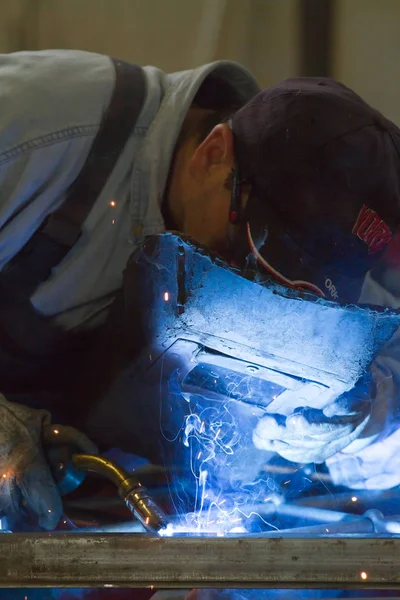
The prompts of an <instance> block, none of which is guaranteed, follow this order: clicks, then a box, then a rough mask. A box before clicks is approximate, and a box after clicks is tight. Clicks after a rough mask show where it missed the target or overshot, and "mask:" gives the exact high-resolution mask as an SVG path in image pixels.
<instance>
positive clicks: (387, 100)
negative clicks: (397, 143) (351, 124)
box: [334, 0, 400, 125]
mask: <svg viewBox="0 0 400 600" xmlns="http://www.w3.org/2000/svg"><path fill="white" fill-rule="evenodd" d="M334 75H335V77H337V78H338V79H340V80H341V81H343V83H346V84H347V85H349V86H351V87H353V88H354V89H355V90H356V91H357V92H358V93H359V94H360V95H361V96H363V97H364V98H365V99H366V100H368V102H370V103H371V104H373V105H374V106H376V107H377V108H379V110H381V111H382V112H383V113H384V114H385V115H386V116H387V117H389V118H390V119H392V120H394V121H395V122H396V123H397V124H398V125H400V0H336V22H335V45H334Z"/></svg>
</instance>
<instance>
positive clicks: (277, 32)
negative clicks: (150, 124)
mask: <svg viewBox="0 0 400 600" xmlns="http://www.w3.org/2000/svg"><path fill="white" fill-rule="evenodd" d="M320 1H321V2H324V1H325V0H320ZM334 8H335V20H334V35H333V50H334V54H333V68H334V75H335V77H337V78H338V79H340V80H342V81H344V82H345V83H347V84H348V85H350V86H351V87H354V88H355V89H356V91H358V92H359V93H360V94H361V95H363V96H364V97H365V98H366V99H367V100H368V101H369V102H371V103H372V104H374V105H375V106H377V107H378V108H380V109H381V110H382V111H383V112H384V113H385V114H386V115H387V116H389V117H390V118H392V119H393V120H395V121H396V122H397V123H399V124H400V80H399V79H398V70H399V67H398V65H399V62H400V61H399V59H400V0H334ZM298 14H299V0H0V51H3V52H7V51H12V50H18V49H20V48H25V49H26V48H32V49H35V48H51V47H53V48H54V47H58V48H60V47H63V48H83V49H87V50H93V51H97V52H105V53H108V54H113V55H114V56H119V57H121V58H125V59H128V60H132V61H135V62H138V63H139V64H154V65H157V66H159V67H160V68H162V69H165V70H167V71H173V70H179V69H186V68H190V67H193V66H196V65H198V64H200V63H204V62H208V61H211V60H214V59H217V58H230V59H233V60H237V61H239V62H241V63H243V64H244V65H246V66H247V67H248V68H250V69H251V70H252V71H253V72H254V74H255V75H256V77H257V78H258V79H259V81H260V83H261V84H263V85H268V84H270V83H273V82H276V81H278V80H280V79H283V78H284V77H288V76H291V75H296V74H298V73H299V70H300V57H299V50H298V49H299V42H300V35H299V25H298Z"/></svg>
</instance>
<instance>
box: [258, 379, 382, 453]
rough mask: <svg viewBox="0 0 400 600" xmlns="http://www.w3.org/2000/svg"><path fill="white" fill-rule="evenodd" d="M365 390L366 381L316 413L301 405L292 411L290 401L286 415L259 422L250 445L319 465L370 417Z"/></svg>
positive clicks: (367, 396)
mask: <svg viewBox="0 0 400 600" xmlns="http://www.w3.org/2000/svg"><path fill="white" fill-rule="evenodd" d="M369 390H370V381H369V378H366V379H365V381H363V382H361V383H359V384H358V385H357V386H356V387H355V388H354V389H353V390H352V391H351V392H349V393H346V394H343V395H342V396H341V397H339V398H338V399H337V400H336V401H332V402H331V403H330V404H329V405H327V406H324V407H323V408H320V409H319V408H315V406H314V407H308V406H304V405H303V404H301V405H299V406H295V407H293V398H292V399H291V405H292V408H291V412H290V414H289V415H285V414H268V415H266V416H265V417H263V418H262V419H260V421H259V422H258V424H257V426H256V428H255V430H254V432H253V442H254V445H255V446H256V447H257V448H259V449H262V450H267V451H270V452H276V453H278V454H279V455H280V456H282V457H283V458H285V459H286V460H289V461H292V462H297V463H311V462H314V463H322V462H324V461H325V460H326V459H327V458H329V457H331V456H333V455H334V454H336V453H337V452H340V451H341V450H343V448H346V447H347V446H349V444H351V443H352V442H353V441H354V440H356V439H357V438H358V437H359V436H360V435H361V433H362V432H363V430H364V428H365V427H366V425H367V423H368V422H369V420H370V417H371V400H370V393H369ZM302 403H304V398H302ZM282 412H283V411H282Z"/></svg>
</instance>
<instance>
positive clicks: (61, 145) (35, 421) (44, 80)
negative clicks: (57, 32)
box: [0, 51, 400, 528]
mask: <svg viewBox="0 0 400 600" xmlns="http://www.w3.org/2000/svg"><path fill="white" fill-rule="evenodd" d="M0 82H1V86H0V109H1V110H0V119H1V126H0V168H1V170H0V190H1V195H0V222H1V228H0V269H1V272H0V288H1V293H0V381H1V386H2V387H1V390H0V391H1V392H3V393H4V396H3V397H1V402H0V407H1V425H0V472H1V473H2V474H3V475H4V477H3V478H2V486H3V487H2V492H3V493H2V495H1V497H0V502H1V506H0V509H1V510H2V512H3V513H5V514H12V513H13V512H18V510H19V507H20V505H21V498H22V499H23V500H24V501H25V504H26V505H27V506H28V507H29V509H30V510H31V511H32V512H33V513H35V514H36V515H37V517H38V520H39V523H40V525H41V526H42V527H44V528H52V527H54V526H55V525H56V524H57V520H58V518H59V515H60V513H61V509H62V507H61V501H60V498H59V495H58V492H57V489H56V487H55V484H54V482H53V480H52V477H51V474H50V471H49V468H48V466H47V464H46V461H45V459H44V457H43V452H42V448H41V432H42V427H43V425H44V424H48V423H49V422H50V415H49V412H47V411H48V410H50V411H51V413H52V414H53V418H54V419H58V415H59V414H61V413H64V418H65V414H67V413H68V411H69V410H70V411H74V410H78V407H74V406H73V401H72V399H71V398H68V400H67V402H65V394H64V395H63V396H62V394H61V396H62V397H63V398H64V403H63V400H62V399H61V397H60V395H59V392H60V388H61V387H63V388H64V390H61V391H65V389H67V385H68V380H69V378H70V377H71V373H72V372H73V370H74V368H77V366H78V365H79V360H80V358H81V357H82V352H85V351H90V339H91V332H93V331H95V330H96V329H97V328H98V327H100V326H101V325H102V324H103V323H104V322H105V320H106V318H107V315H108V311H109V307H110V305H111V303H112V301H113V299H114V296H115V294H116V292H117V290H118V289H119V287H120V286H121V283H122V272H123V269H124V266H125V263H126V261H127V259H128V257H129V256H130V254H131V253H132V251H133V249H134V248H135V246H136V245H137V244H138V243H140V242H141V241H142V240H143V239H144V237H145V236H147V235H151V234H156V233H161V232H163V231H165V230H167V229H174V230H179V231H181V232H183V233H184V234H186V235H188V236H190V237H192V238H193V239H194V240H196V241H197V242H198V243H200V244H202V245H205V246H208V247H209V248H210V249H212V250H214V251H217V252H218V253H220V254H221V255H222V256H224V257H225V258H227V259H229V260H235V261H236V262H237V263H238V264H239V265H240V266H242V267H246V265H248V264H249V261H250V262H252V261H253V263H254V264H253V267H254V266H255V265H257V268H259V269H260V270H261V271H260V272H262V273H263V274H264V275H266V276H268V277H272V278H274V279H276V280H278V281H279V282H281V283H283V284H284V285H287V286H289V287H295V288H299V289H304V290H308V291H311V292H312V293H315V294H318V295H322V296H325V297H327V298H332V299H334V300H339V301H344V302H347V301H350V302H357V301H362V302H372V303H374V304H380V305H383V306H394V307H396V306H397V305H398V298H399V295H400V290H399V289H398V283H397V281H398V278H397V271H396V269H397V260H396V253H394V255H393V256H394V258H393V256H392V259H391V262H390V261H386V262H384V263H382V255H384V254H385V250H386V249H387V248H390V247H391V245H390V246H389V242H390V241H391V239H392V237H393V236H394V234H395V232H396V229H397V226H398V222H399V216H400V215H399V195H400V167H399V151H400V132H399V130H398V129H397V128H396V127H395V125H393V124H392V123H390V122H389V121H387V120H386V119H385V118H384V117H383V116H382V115H380V114H379V113H378V112H376V111H375V110H373V109H372V108H370V107H369V106H368V105H367V104H365V103H364V102H363V101H362V100H361V99H360V98H359V97H358V96H356V95H355V94H354V93H353V92H351V91H350V90H348V89H347V88H345V87H344V86H341V85H340V84H338V83H335V82H333V81H330V80H325V79H316V80H314V79H313V80H310V79H292V80H288V81H285V82H283V83H281V84H279V85H277V86H273V87H270V88H267V89H266V90H263V91H261V92H260V91H259V88H258V86H257V84H256V82H255V81H254V79H253V78H252V76H251V75H250V74H249V73H248V72H247V71H246V70H245V69H243V68H242V67H240V66H238V65H236V64H234V63H231V62H227V61H221V62H217V63H214V64H211V65H206V66H204V67H200V68H198V69H195V70H193V71H186V72H182V73H175V74H171V75H167V74H165V73H163V72H161V71H160V70H158V69H156V68H153V67H146V68H143V69H142V68H139V67H134V66H132V65H126V64H124V63H122V62H121V61H115V60H111V59H110V58H109V57H106V56H102V55H98V54H91V53H86V52H77V51H46V52H37V53H29V52H28V53H17V54H10V55H3V56H0ZM385 265H387V266H385ZM396 286H397V287H396ZM60 340H61V341H60ZM65 340H67V341H65ZM74 340H78V343H76V342H74ZM86 340H87V345H85V343H86ZM395 350H396V346H395V341H392V348H388V349H387V352H386V355H385V353H384V355H383V356H382V360H381V359H379V360H378V361H376V365H375V366H374V385H373V386H372V387H371V390H370V391H369V393H371V409H370V411H369V412H368V414H362V415H361V416H360V415H358V414H356V416H355V418H354V421H352V420H351V419H350V421H349V420H347V421H346V425H343V424H341V423H338V422H337V419H336V421H335V424H333V421H332V415H335V408H333V409H332V411H331V413H330V414H327V415H325V414H323V415H322V418H320V419H319V424H318V430H317V431H316V430H315V426H314V425H313V423H309V422H308V421H307V418H306V416H304V417H303V420H302V421H301V423H300V425H301V426H300V429H297V430H293V428H292V427H290V419H289V418H288V419H287V425H286V426H282V425H281V424H279V425H278V424H277V422H275V416H273V415H272V416H270V417H267V418H266V419H265V420H264V421H261V422H260V424H259V426H258V427H257V430H256V431H255V433H254V442H255V445H256V446H257V447H259V448H264V449H273V450H274V451H277V452H279V453H280V454H281V455H282V456H284V457H288V458H289V459H290V460H297V461H299V462H303V461H307V462H308V461H317V462H322V461H325V460H326V459H330V460H332V467H331V470H332V473H335V474H336V475H335V476H336V477H337V479H338V482H342V483H343V481H342V480H343V477H344V476H347V474H348V473H349V472H350V470H349V468H345V466H344V462H345V461H346V460H347V459H348V458H349V456H350V457H351V459H352V460H353V459H354V460H355V461H356V462H357V461H359V460H361V459H359V458H358V457H359V456H360V454H354V452H355V451H356V452H358V453H361V452H363V451H365V449H367V450H368V448H369V447H371V444H372V443H373V442H376V444H377V443H381V444H382V448H383V447H385V448H386V449H385V450H382V452H386V453H388V452H389V454H390V452H391V450H390V448H391V446H390V445H389V446H387V445H386V446H385V442H384V438H386V439H389V438H390V436H392V435H396V422H395V419H396V401H397V389H396V386H397V380H396V376H397V373H400V371H397V369H398V363H397V361H396V354H395ZM389 367H390V368H389ZM301 408H302V407H299V409H301ZM43 409H46V410H43ZM338 410H342V411H343V405H341V407H340V409H339V408H338ZM346 410H347V412H351V411H352V407H351V406H348V407H347V408H346ZM353 412H354V411H353ZM360 419H361V420H362V421H363V423H364V427H363V428H361V429H362V430H363V434H362V435H363V439H362V440H361V442H360V439H357V440H355V441H353V438H354V431H355V430H356V429H357V431H359V430H360V428H359V427H358V425H359V424H360ZM297 420H298V419H297ZM280 423H281V422H280ZM76 435H77V438H76V439H77V445H80V447H82V448H83V449H84V450H85V449H86V448H88V447H89V446H90V444H89V442H88V441H85V439H84V436H80V435H79V434H78V433H77V434H76ZM332 437H334V438H335V439H336V440H339V443H337V442H336V445H335V447H334V450H332V445H330V443H331V441H332ZM309 439H311V440H317V442H318V443H315V444H314V443H313V444H312V448H313V450H312V451H311V450H310V449H309V447H310V444H308V443H304V440H306V441H308V440H309ZM351 442H352V445H353V448H351V445H350V443H351ZM354 444H356V446H354ZM357 444H358V446H357ZM349 445H350V450H351V451H352V452H353V454H348V455H340V457H341V458H340V459H336V457H337V452H338V451H339V450H345V449H346V448H347V449H349V448H348V447H349ZM288 448H289V451H287V449H288ZM132 451H134V449H132ZM392 454H393V452H392ZM289 455H290V456H289ZM332 455H333V458H331V457H332ZM293 457H294V458H293ZM342 457H344V458H342ZM389 458H390V457H389ZM335 461H336V462H335ZM357 464H358V463H357ZM360 464H361V463H360ZM360 468H361V467H360ZM361 470H362V469H361ZM353 471H354V473H356V474H355V475H354V476H352V479H351V480H349V481H347V482H345V484H346V485H350V486H351V485H352V484H354V482H358V483H359V482H360V481H361V483H362V485H368V481H369V475H370V471H368V469H367V470H366V471H365V476H364V475H363V474H362V473H361V471H360V469H358V470H357V468H355V469H353ZM353 471H352V472H353ZM399 472H400V471H399ZM343 473H344V474H345V475H343ZM360 473H361V474H360ZM390 477H392V475H390ZM390 477H389V479H390V481H389V485H392V481H393V478H390ZM397 482H398V481H397V480H396V483H397ZM385 485H388V484H387V482H386V484H385Z"/></svg>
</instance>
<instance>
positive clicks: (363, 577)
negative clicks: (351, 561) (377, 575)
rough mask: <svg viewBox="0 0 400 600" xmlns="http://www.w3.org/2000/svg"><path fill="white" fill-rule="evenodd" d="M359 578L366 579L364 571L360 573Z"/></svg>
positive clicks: (366, 575)
mask: <svg viewBox="0 0 400 600" xmlns="http://www.w3.org/2000/svg"><path fill="white" fill-rule="evenodd" d="M360 577H361V579H368V574H367V573H366V572H365V571H361V573H360Z"/></svg>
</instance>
